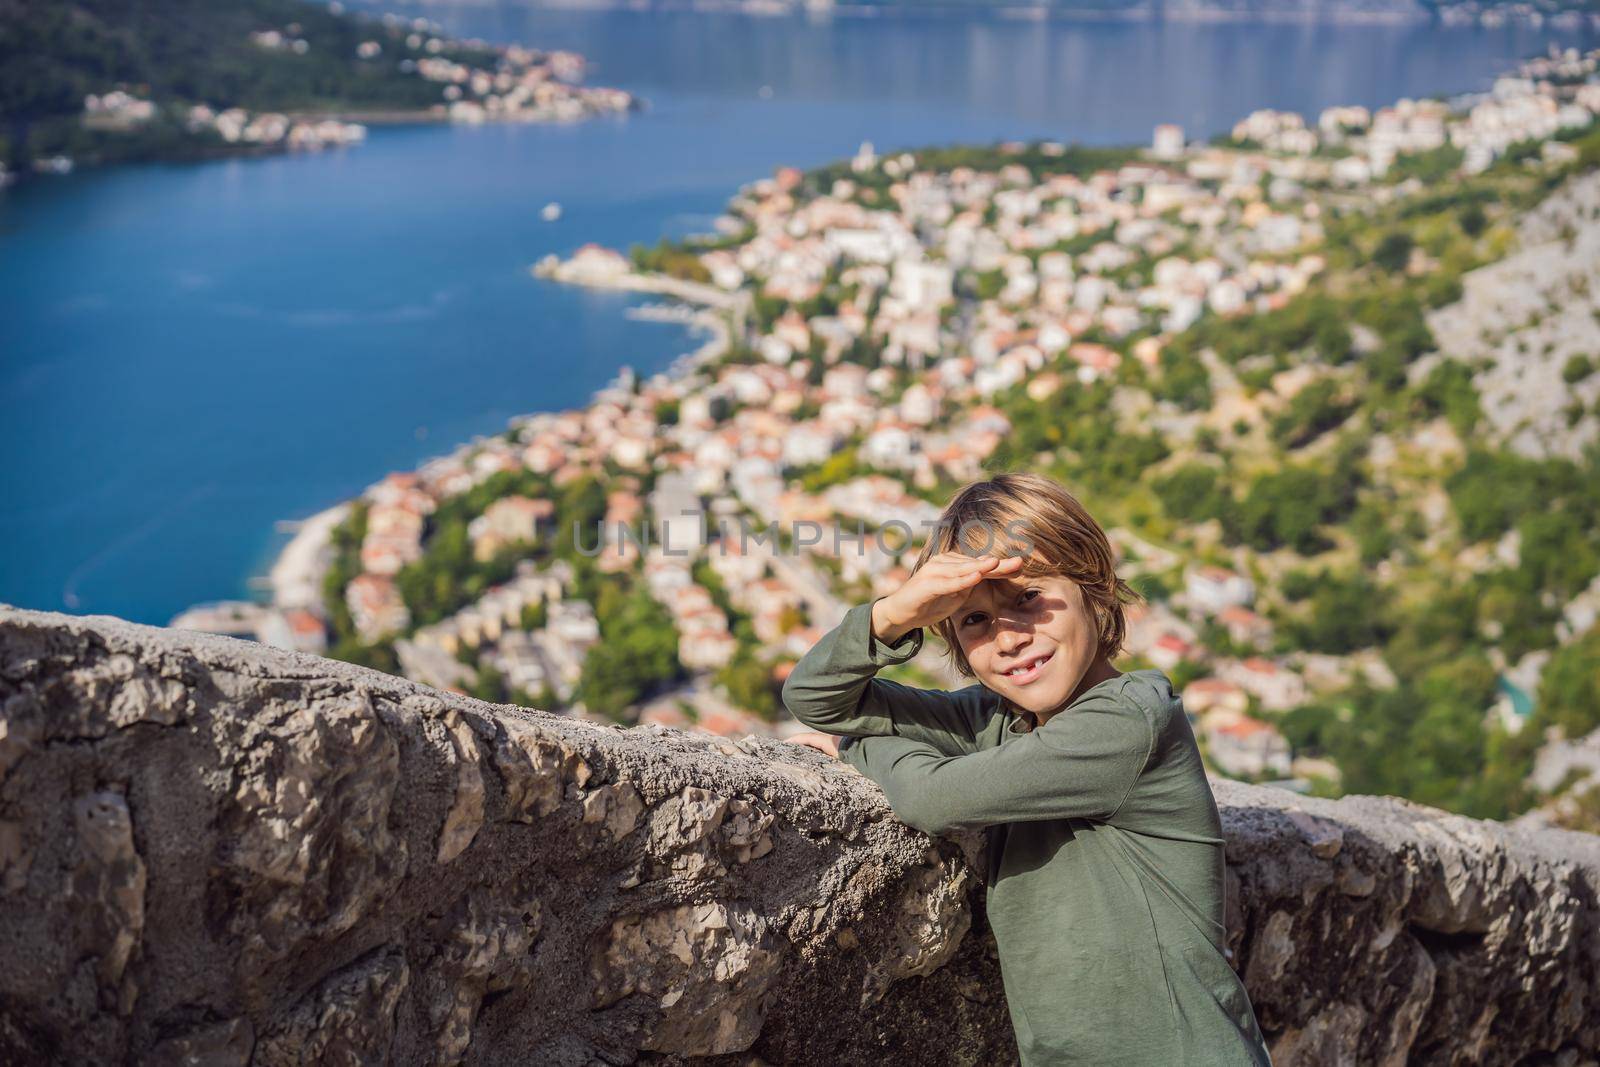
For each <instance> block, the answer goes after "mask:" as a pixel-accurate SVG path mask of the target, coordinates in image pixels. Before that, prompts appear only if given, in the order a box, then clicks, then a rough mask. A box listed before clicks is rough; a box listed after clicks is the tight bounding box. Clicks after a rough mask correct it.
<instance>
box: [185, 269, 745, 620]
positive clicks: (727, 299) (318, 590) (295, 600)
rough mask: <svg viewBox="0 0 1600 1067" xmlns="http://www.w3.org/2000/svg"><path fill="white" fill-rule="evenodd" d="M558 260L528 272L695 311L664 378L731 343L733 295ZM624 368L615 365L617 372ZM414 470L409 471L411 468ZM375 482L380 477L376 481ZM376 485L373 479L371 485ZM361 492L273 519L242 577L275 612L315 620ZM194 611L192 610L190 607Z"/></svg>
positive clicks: (516, 422)
mask: <svg viewBox="0 0 1600 1067" xmlns="http://www.w3.org/2000/svg"><path fill="white" fill-rule="evenodd" d="M550 260H555V261H556V262H557V263H559V262H560V260H559V257H556V256H554V255H553V254H552V255H551V256H547V257H545V259H544V260H541V261H540V263H539V264H535V265H534V266H533V267H530V268H529V272H530V273H531V274H532V275H533V276H534V277H536V278H540V279H548V280H553V281H558V282H560V283H562V284H570V285H580V286H585V287H588V288H595V289H610V290H613V291H623V292H639V293H653V294H657V295H661V296H669V297H673V298H675V299H678V300H681V301H683V302H684V303H685V304H689V305H692V306H693V307H694V308H695V309H696V310H694V311H692V312H691V313H690V314H689V315H688V316H686V317H685V318H683V319H682V320H680V321H679V322H678V325H681V326H682V327H683V328H684V331H685V335H686V336H688V337H692V335H693V333H694V331H696V330H701V331H704V332H706V333H709V334H710V335H711V336H710V337H709V338H707V340H705V341H704V342H703V343H702V344H700V345H699V346H698V347H696V348H694V349H692V350H691V351H688V352H684V353H682V354H681V355H679V356H677V357H675V358H674V359H673V360H672V362H671V363H670V364H668V366H667V367H666V369H665V370H663V371H660V372H658V373H660V374H663V375H665V376H667V377H668V378H680V377H682V376H684V375H686V374H689V373H692V372H693V371H694V370H695V369H696V368H698V367H700V366H703V365H705V364H707V363H713V362H715V361H716V360H718V359H720V358H721V357H722V356H723V355H724V354H725V353H726V352H727V351H728V349H729V347H730V346H731V345H732V342H733V330H732V328H731V326H730V323H729V321H728V316H729V315H730V314H738V315H742V314H743V311H744V309H743V307H742V305H743V303H744V301H741V300H740V299H739V298H738V297H737V296H735V295H733V294H729V293H726V292H723V291H722V290H720V289H716V288H715V287H713V286H709V285H698V284H696V283H694V282H685V281H682V280H680V279H676V278H670V277H667V276H665V275H661V276H656V275H646V274H639V273H637V272H629V273H628V274H627V275H625V276H621V277H618V278H617V279H615V280H613V281H612V282H611V283H607V282H604V281H598V280H587V281H580V280H573V279H566V278H556V277H553V276H552V275H551V274H549V273H546V272H541V269H540V268H541V267H542V266H545V264H546V263H547V261H550ZM624 369H626V368H625V367H619V368H618V370H617V373H618V374H620V373H622V371H623V370H624ZM539 414H544V413H543V412H538V411H526V412H521V413H519V414H516V415H513V416H511V418H509V419H507V420H506V422H507V426H509V427H513V428H514V427H517V426H520V425H522V424H523V423H525V422H527V421H528V420H529V419H531V418H534V417H535V416H537V415H539ZM472 446H473V441H472V440H468V441H461V442H457V443H456V444H454V445H453V446H451V447H450V448H449V449H447V450H446V451H444V452H441V453H439V454H438V455H436V456H433V457H430V458H429V459H425V460H423V461H421V462H419V463H418V464H417V465H416V468H421V467H424V466H426V465H427V464H428V463H430V462H435V461H437V460H439V459H446V458H449V457H451V456H455V455H459V454H460V453H461V452H462V451H463V450H466V449H470V448H471V447H472ZM416 468H414V469H416ZM380 480H381V479H380ZM374 484H377V483H374ZM365 492H366V490H362V492H361V493H357V494H355V495H354V496H352V497H350V498H349V499H348V500H344V501H341V502H340V503H338V504H335V505H334V506H333V507H330V508H325V509H324V510H322V511H319V512H317V513H315V514H314V515H311V516H309V517H307V518H305V519H300V520H279V522H278V524H277V525H278V527H279V528H280V529H283V528H292V529H293V530H294V535H293V536H292V537H291V538H290V540H289V542H288V543H287V544H286V545H284V546H283V548H282V549H280V550H279V551H278V553H277V555H276V556H274V557H273V560H272V564H271V565H270V567H268V568H267V573H266V574H264V575H262V574H255V575H251V576H250V578H249V579H248V581H250V582H251V583H260V584H261V585H262V586H264V587H265V588H266V589H267V594H268V595H267V597H266V600H267V604H268V606H270V607H271V608H273V609H275V610H278V611H290V610H295V609H300V610H305V611H309V612H311V613H312V614H313V615H316V616H317V617H319V618H321V617H322V613H323V605H322V582H323V578H324V576H325V575H326V574H327V569H328V562H329V560H328V551H327V550H328V546H329V543H330V541H331V540H332V536H333V531H334V529H335V528H336V527H338V525H339V524H340V523H342V522H343V521H344V520H345V518H346V517H347V516H348V515H349V513H350V509H351V507H352V506H353V505H354V504H355V502H356V501H358V500H360V499H361V497H362V495H363V494H364V493H365ZM191 610H195V609H191Z"/></svg>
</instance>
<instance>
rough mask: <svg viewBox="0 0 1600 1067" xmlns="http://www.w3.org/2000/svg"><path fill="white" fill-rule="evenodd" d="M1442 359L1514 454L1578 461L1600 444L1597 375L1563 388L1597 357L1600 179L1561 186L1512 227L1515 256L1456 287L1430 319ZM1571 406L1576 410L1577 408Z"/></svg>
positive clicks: (1421, 369)
mask: <svg viewBox="0 0 1600 1067" xmlns="http://www.w3.org/2000/svg"><path fill="white" fill-rule="evenodd" d="M1428 329H1429V330H1431V331H1432V332H1433V336H1434V339H1435V340H1436V341H1437V342H1438V345H1439V351H1438V353H1437V354H1435V355H1433V356H1429V357H1424V358H1423V359H1420V360H1418V361H1417V362H1416V363H1414V364H1413V365H1412V368H1411V370H1410V371H1409V373H1410V374H1411V375H1412V377H1413V379H1414V380H1419V381H1420V380H1421V379H1422V378H1423V377H1424V376H1425V375H1427V374H1428V373H1429V372H1431V371H1432V370H1433V367H1434V366H1435V364H1436V363H1437V361H1438V360H1440V359H1456V360H1461V361H1463V362H1465V363H1467V364H1468V365H1469V366H1471V367H1472V368H1473V372H1474V373H1473V384H1474V385H1475V386H1476V387H1477V390H1478V396H1479V398H1480V400H1481V402H1482V404H1483V409H1484V415H1485V416H1486V417H1487V420H1488V426H1489V432H1490V434H1491V436H1493V438H1494V439H1495V440H1497V441H1499V442H1501V443H1502V444H1504V445H1505V446H1506V447H1507V448H1509V449H1511V450H1512V451H1514V452H1516V453H1518V454H1520V455H1524V456H1530V457H1533V458H1536V459H1542V458H1545V457H1548V456H1559V457H1563V458H1566V459H1571V460H1574V461H1576V460H1580V459H1581V458H1582V457H1583V454H1584V451H1585V450H1586V449H1588V448H1590V447H1591V446H1592V445H1593V444H1594V442H1595V441H1596V440H1600V410H1597V407H1596V405H1597V404H1600V372H1597V373H1594V374H1591V375H1589V376H1588V377H1587V378H1584V379H1582V380H1580V381H1577V382H1570V383H1569V382H1567V381H1566V380H1565V379H1564V378H1563V376H1562V372H1563V370H1564V369H1565V367H1566V365H1567V361H1568V360H1569V359H1571V358H1572V357H1573V356H1586V357H1589V358H1590V359H1593V358H1595V357H1596V356H1600V173H1590V174H1585V175H1580V176H1578V177H1574V178H1571V179H1568V181H1567V182H1566V184H1564V185H1563V186H1562V187H1561V188H1560V189H1558V190H1556V191H1555V192H1554V193H1552V194H1551V195H1550V196H1548V197H1546V198H1545V199H1544V200H1543V201H1542V202H1541V203H1540V204H1539V205H1538V206H1537V207H1535V208H1534V209H1533V210H1531V211H1529V212H1528V213H1527V214H1526V215H1524V216H1522V217H1521V218H1520V219H1518V220H1517V248H1516V250H1515V251H1513V252H1511V253H1510V254H1508V255H1507V256H1506V257H1505V258H1504V259H1501V260H1498V261H1496V262H1494V263H1490V264H1488V265H1487V266H1483V267H1479V268H1478V269H1477V270H1474V271H1471V272H1470V273H1468V274H1467V275H1466V276H1465V277H1464V278H1463V279H1462V294H1461V299H1460V300H1458V301H1456V302H1455V303H1453V304H1450V305H1447V306H1445V307H1442V308H1439V309H1438V310H1436V311H1432V312H1430V313H1429V314H1428ZM1574 406H1575V407H1574Z"/></svg>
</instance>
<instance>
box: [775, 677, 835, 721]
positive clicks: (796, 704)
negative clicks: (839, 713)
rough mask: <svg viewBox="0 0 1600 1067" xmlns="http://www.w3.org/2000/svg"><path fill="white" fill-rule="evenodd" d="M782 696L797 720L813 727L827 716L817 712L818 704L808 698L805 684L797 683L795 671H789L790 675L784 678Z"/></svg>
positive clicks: (784, 704)
mask: <svg viewBox="0 0 1600 1067" xmlns="http://www.w3.org/2000/svg"><path fill="white" fill-rule="evenodd" d="M782 696H783V706H784V707H785V708H787V709H789V714H790V715H793V716H794V717H795V719H796V720H797V721H799V722H803V723H805V724H806V725H807V726H810V727H812V728H813V729H815V728H817V727H818V726H820V725H822V723H821V720H822V718H825V717H824V716H819V715H818V714H817V712H818V708H817V706H816V705H815V704H814V703H812V702H811V701H810V700H809V699H807V694H806V691H805V686H804V685H799V684H796V674H795V672H793V671H791V672H790V673H789V677H787V678H785V679H784V680H783V693H782Z"/></svg>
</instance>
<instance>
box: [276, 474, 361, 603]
mask: <svg viewBox="0 0 1600 1067" xmlns="http://www.w3.org/2000/svg"><path fill="white" fill-rule="evenodd" d="M350 506H351V505H350V502H349V501H344V502H343V503H339V504H335V505H334V506H333V507H331V508H327V509H325V510H323V511H319V512H317V513H316V514H315V515H312V516H311V517H309V518H307V519H304V520H302V521H300V522H298V523H296V524H295V526H296V529H295V533H294V536H293V537H291V538H290V539H289V543H288V544H286V545H284V546H283V548H282V550H281V551H279V553H278V556H277V558H276V559H275V560H274V561H273V564H272V567H271V569H270V570H269V571H268V573H267V576H266V577H267V581H268V583H269V585H270V587H271V590H272V605H273V606H274V607H276V608H278V609H280V610H289V609H292V608H300V609H303V610H306V611H311V612H313V613H320V611H321V605H322V579H323V576H324V575H325V574H327V571H328V546H329V544H330V543H331V541H332V538H333V531H334V529H335V528H336V527H337V526H338V525H339V524H340V523H341V522H343V521H344V520H345V517H346V516H347V515H349V514H350Z"/></svg>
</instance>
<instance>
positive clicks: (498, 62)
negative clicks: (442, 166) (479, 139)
mask: <svg viewBox="0 0 1600 1067" xmlns="http://www.w3.org/2000/svg"><path fill="white" fill-rule="evenodd" d="M583 73H584V60H583V57H582V56H579V55H577V54H575V53H571V52H546V51H540V50H537V49H531V48H523V47H520V46H517V45H511V46H501V45H492V44H489V43H487V42H484V41H478V40H469V41H462V40H456V39H454V38H451V37H449V36H447V35H446V34H444V33H443V31H442V30H441V29H440V28H439V27H438V26H437V25H436V24H434V23H432V22H429V21H427V20H425V19H410V18H399V17H395V16H385V17H383V18H375V17H371V16H366V15H356V14H350V13H347V12H345V11H344V10H343V8H342V7H341V6H340V5H339V4H337V3H332V4H320V3H311V2H307V0H223V2H217V3H213V2H208V0H142V2H140V3H138V4H128V3H124V2H119V0H71V2H67V3H36V2H27V0H24V2H20V3H15V2H12V3H0V183H3V181H4V180H5V178H6V176H7V175H8V174H9V175H11V176H13V177H15V176H17V175H21V174H28V173H40V172H44V173H50V172H56V173H61V172H65V171H68V170H71V169H72V168H73V167H74V166H76V165H79V164H104V163H115V162H123V161H133V160H147V159H194V158H205V157H208V156H215V155H226V154H239V153H263V152H273V151H285V150H290V149H308V148H311V149H314V148H321V147H324V146H327V145H330V144H347V143H351V142H354V141H359V140H361V139H362V138H363V137H364V136H365V133H366V129H365V126H364V125H363V124H364V123H372V122H402V121H441V122H442V121H456V122H483V121H490V120H512V121H533V122H544V121H571V120H575V119H582V118H586V117H589V116H591V115H595V114H600V113H605V112H615V111H625V110H628V109H630V108H632V107H634V106H635V103H636V102H635V100H634V98H633V97H632V96H630V95H629V94H628V93H625V92H622V91H620V90H615V89H599V88H586V87H583V86H582V85H580V84H579V83H580V82H581V80H582V77H583Z"/></svg>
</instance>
